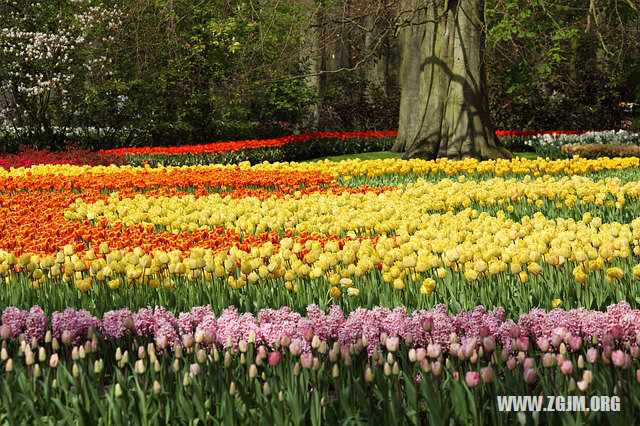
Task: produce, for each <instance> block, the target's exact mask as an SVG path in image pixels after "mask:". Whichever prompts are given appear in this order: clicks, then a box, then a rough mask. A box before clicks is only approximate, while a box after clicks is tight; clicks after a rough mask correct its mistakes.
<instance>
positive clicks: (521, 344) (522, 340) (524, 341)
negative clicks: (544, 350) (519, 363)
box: [516, 336, 529, 352]
mask: <svg viewBox="0 0 640 426" xmlns="http://www.w3.org/2000/svg"><path fill="white" fill-rule="evenodd" d="M516 345H517V347H518V350H521V351H523V352H526V351H528V350H529V338H528V337H524V336H522V337H518V339H517V340H516Z"/></svg>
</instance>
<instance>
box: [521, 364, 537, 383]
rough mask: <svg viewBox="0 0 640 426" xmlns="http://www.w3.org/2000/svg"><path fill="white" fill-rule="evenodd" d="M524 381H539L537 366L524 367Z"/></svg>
mask: <svg viewBox="0 0 640 426" xmlns="http://www.w3.org/2000/svg"><path fill="white" fill-rule="evenodd" d="M524 381H525V382H526V383H535V382H536V381H538V374H537V373H536V369H535V368H525V369H524Z"/></svg>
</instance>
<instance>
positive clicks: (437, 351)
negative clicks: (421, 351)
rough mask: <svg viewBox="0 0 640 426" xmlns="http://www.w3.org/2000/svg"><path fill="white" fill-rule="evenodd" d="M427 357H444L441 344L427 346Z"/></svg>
mask: <svg viewBox="0 0 640 426" xmlns="http://www.w3.org/2000/svg"><path fill="white" fill-rule="evenodd" d="M427 355H428V356H429V358H431V359H436V358H438V357H439V356H440V355H442V345H440V344H439V343H429V345H427Z"/></svg>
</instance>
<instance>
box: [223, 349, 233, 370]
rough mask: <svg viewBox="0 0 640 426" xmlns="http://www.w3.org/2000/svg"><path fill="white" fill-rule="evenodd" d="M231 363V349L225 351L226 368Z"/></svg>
mask: <svg viewBox="0 0 640 426" xmlns="http://www.w3.org/2000/svg"><path fill="white" fill-rule="evenodd" d="M230 365H231V354H230V353H229V351H225V352H224V366H225V367H226V368H229V366H230Z"/></svg>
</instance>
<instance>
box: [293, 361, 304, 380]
mask: <svg viewBox="0 0 640 426" xmlns="http://www.w3.org/2000/svg"><path fill="white" fill-rule="evenodd" d="M301 370H302V367H301V366H300V363H299V362H296V365H294V366H293V374H294V375H295V376H296V377H297V376H299V375H300V371H301Z"/></svg>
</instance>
